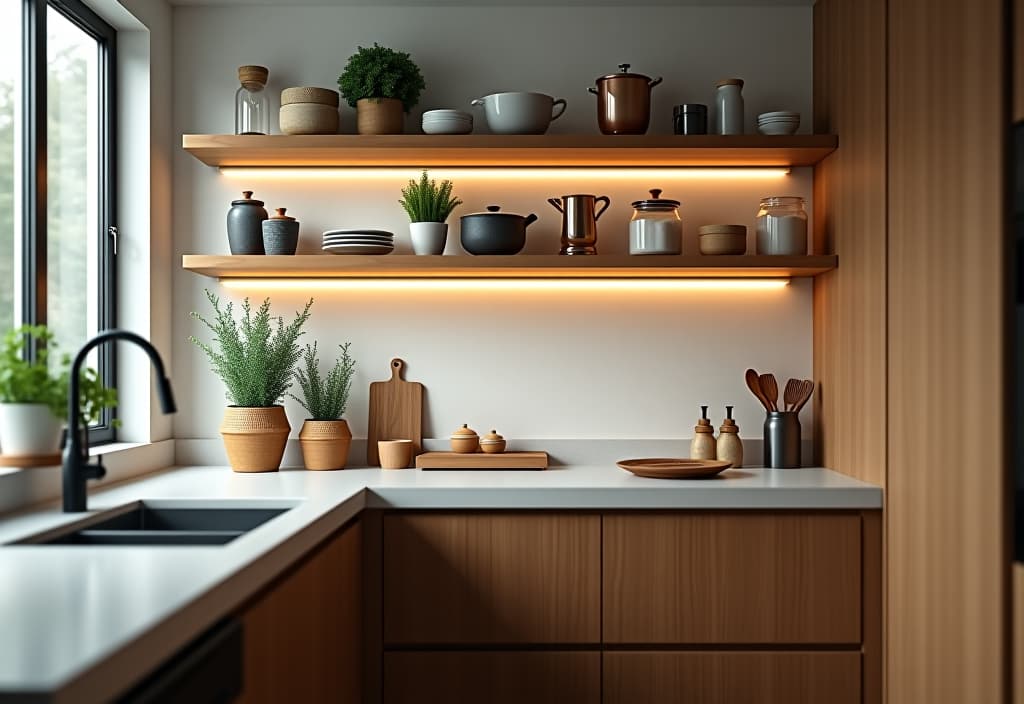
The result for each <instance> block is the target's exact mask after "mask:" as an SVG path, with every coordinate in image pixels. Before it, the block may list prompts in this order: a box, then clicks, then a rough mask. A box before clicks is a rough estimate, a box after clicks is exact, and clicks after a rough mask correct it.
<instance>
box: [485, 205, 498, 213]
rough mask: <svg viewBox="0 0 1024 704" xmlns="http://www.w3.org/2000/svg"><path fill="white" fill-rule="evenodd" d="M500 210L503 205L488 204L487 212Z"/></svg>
mask: <svg viewBox="0 0 1024 704" xmlns="http://www.w3.org/2000/svg"><path fill="white" fill-rule="evenodd" d="M499 210H501V206H500V205H488V206H487V212H489V213H496V212H498V211H499Z"/></svg>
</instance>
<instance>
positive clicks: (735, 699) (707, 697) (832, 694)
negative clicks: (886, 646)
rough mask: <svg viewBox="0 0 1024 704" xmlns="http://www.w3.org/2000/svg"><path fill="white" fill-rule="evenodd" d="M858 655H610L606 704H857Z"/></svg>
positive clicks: (606, 659) (606, 660)
mask: <svg viewBox="0 0 1024 704" xmlns="http://www.w3.org/2000/svg"><path fill="white" fill-rule="evenodd" d="M860 700H861V699H860V653H857V652H820V653H807V652H801V653H791V652H770V653H765V652H762V653H754V652H718V653H715V652H629V653H627V652H611V653H605V654H604V699H603V703H604V704H824V703H825V702H827V703H828V704H857V703H858V702H860Z"/></svg>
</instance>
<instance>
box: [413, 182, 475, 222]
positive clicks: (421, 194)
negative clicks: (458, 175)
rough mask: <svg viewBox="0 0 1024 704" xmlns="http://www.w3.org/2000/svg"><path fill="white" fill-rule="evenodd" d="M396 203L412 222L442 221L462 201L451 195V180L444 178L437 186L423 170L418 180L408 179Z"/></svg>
mask: <svg viewBox="0 0 1024 704" xmlns="http://www.w3.org/2000/svg"><path fill="white" fill-rule="evenodd" d="M398 203H399V205H401V206H402V207H403V208H404V209H405V212H406V213H407V214H408V215H409V219H410V220H411V221H412V222H444V221H445V220H447V219H448V216H449V215H451V214H452V211H453V210H455V209H456V208H457V207H459V206H460V205H462V201H461V200H459V199H458V198H456V197H454V196H453V195H452V182H451V181H448V180H444V181H442V182H441V185H440V186H439V185H437V181H435V180H434V179H432V178H429V177H428V176H427V172H426V171H425V170H424V172H423V173H422V174H420V180H419V181H413V180H412V179H410V180H409V185H408V186H406V187H405V188H403V189H402V198H401V199H400V200H399V201H398Z"/></svg>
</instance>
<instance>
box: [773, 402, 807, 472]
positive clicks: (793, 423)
mask: <svg viewBox="0 0 1024 704" xmlns="http://www.w3.org/2000/svg"><path fill="white" fill-rule="evenodd" d="M764 466H765V467H771V468H772V469H780V468H791V467H799V466H800V416H799V414H798V413H796V412H793V411H770V412H769V413H768V415H767V416H766V417H765V419H764Z"/></svg>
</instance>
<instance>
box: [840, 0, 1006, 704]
mask: <svg viewBox="0 0 1024 704" xmlns="http://www.w3.org/2000/svg"><path fill="white" fill-rule="evenodd" d="M888 20H889V21H888V47H889V71H888V77H889V90H888V96H889V133H888V137H889V162H888V163H889V174H888V184H889V198H888V201H889V248H888V251H889V271H888V274H889V275H888V282H889V284H888V300H889V305H888V315H889V346H888V349H889V375H888V376H889V391H888V399H889V401H888V403H889V452H888V459H889V461H888V467H889V472H888V483H887V488H888V491H887V494H888V496H887V508H888V518H887V520H888V527H887V531H886V534H887V547H888V604H887V607H888V608H887V615H888V623H887V628H888V638H887V647H888V650H887V663H888V668H887V684H888V700H889V701H890V702H898V703H899V704H916V703H918V702H921V703H924V702H928V704H944V703H946V702H948V703H949V704H954V703H955V704H962V703H963V702H972V703H973V704H986V703H989V702H991V703H993V704H995V703H996V702H1002V701H1004V696H1006V695H1007V694H1008V693H1007V692H1006V691H1005V689H1006V687H1005V682H1006V681H1007V680H1008V678H1007V677H1006V676H1007V674H1008V673H1007V671H1006V668H1007V666H1008V664H1007V662H1006V657H1007V653H1006V652H1005V644H1006V643H1007V642H1008V632H1007V629H1008V628H1009V618H1008V615H1007V614H1006V613H1004V605H1005V604H1006V603H1008V602H1006V601H1004V598H1005V597H1006V588H1005V587H1006V584H1007V581H1008V580H1007V570H1008V565H1007V562H1006V555H1007V553H1006V537H1005V513H1004V504H1003V496H1002V487H1003V486H1004V482H1005V479H1004V477H1005V471H1006V468H1005V467H1006V465H1005V462H1006V453H1005V451H1004V447H1003V443H1002V442H1001V440H1000V438H1001V437H1002V434H1003V430H1004V426H1003V423H1002V419H1001V415H1000V413H1001V410H1002V408H1003V386H1004V384H1003V352H1002V350H1003V331H1002V322H1003V296H1004V288H1003V250H1004V244H1003V242H1004V215H1003V214H1004V202H1003V192H1004V189H1003V168H1002V165H1003V159H1004V154H1005V145H1004V143H1003V142H1004V135H1005V132H1006V124H1005V111H1004V108H1005V102H1004V100H1005V97H1004V95H1003V91H1004V85H1005V83H1004V81H1003V78H1004V77H1005V71H1006V67H1005V66H1004V63H1003V62H1004V53H1003V48H1004V47H1003V41H1002V37H1003V22H1004V7H1003V2H1002V1H1001V0H944V1H942V2H935V0H890V1H889V5H888ZM955 107H956V108H958V107H963V108H964V109H965V110H966V111H967V114H969V116H970V117H969V119H968V122H969V124H967V125H965V123H964V115H963V114H961V111H960V110H959V109H951V108H955ZM840 262H841V263H840V266H842V260H840Z"/></svg>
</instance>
